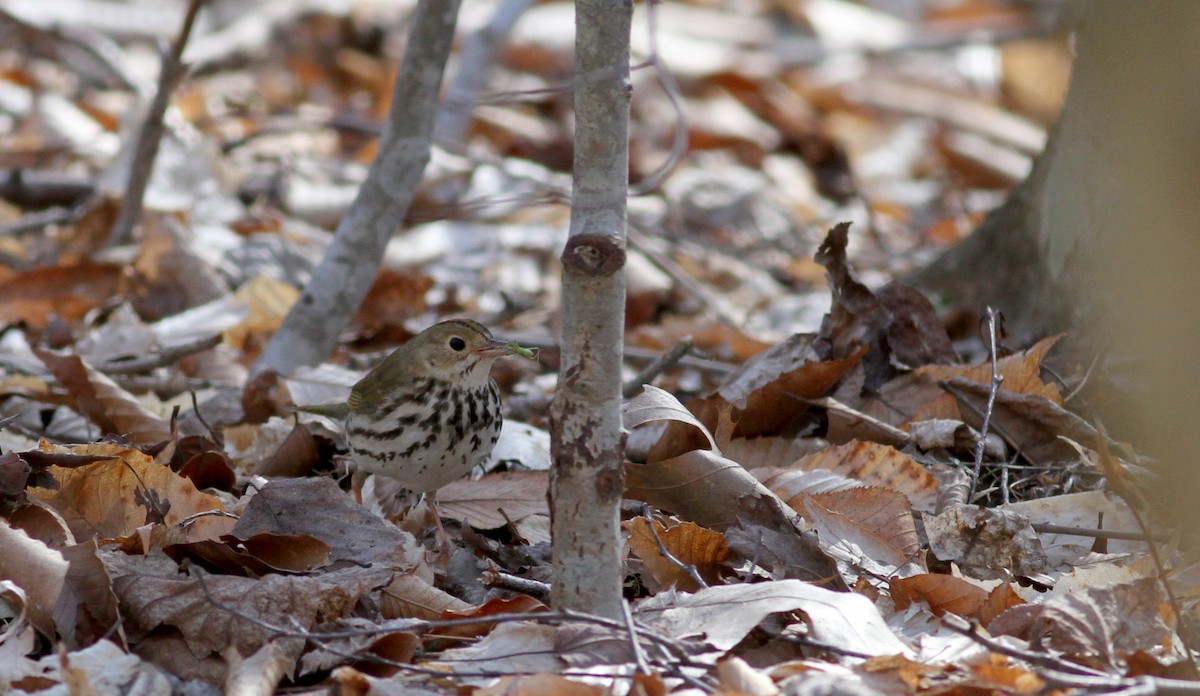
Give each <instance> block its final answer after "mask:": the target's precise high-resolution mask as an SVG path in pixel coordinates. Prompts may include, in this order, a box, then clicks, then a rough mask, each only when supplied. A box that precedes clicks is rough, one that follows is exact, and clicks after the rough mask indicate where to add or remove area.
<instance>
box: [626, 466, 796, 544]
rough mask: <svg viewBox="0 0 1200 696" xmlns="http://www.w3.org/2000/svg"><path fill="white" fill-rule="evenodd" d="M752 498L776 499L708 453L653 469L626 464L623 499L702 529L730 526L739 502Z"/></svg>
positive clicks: (746, 474)
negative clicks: (634, 501)
mask: <svg viewBox="0 0 1200 696" xmlns="http://www.w3.org/2000/svg"><path fill="white" fill-rule="evenodd" d="M750 495H759V496H767V497H771V498H775V497H776V496H775V494H774V493H772V492H771V491H770V490H769V489H768V488H767V487H765V486H763V485H762V484H761V483H759V482H758V481H757V480H756V479H755V478H754V477H753V476H752V475H750V473H749V472H748V471H746V470H745V469H743V468H742V467H741V466H739V465H738V463H737V462H734V461H730V460H728V459H725V458H724V457H721V456H719V455H717V454H715V453H713V452H711V451H709V450H692V451H691V452H687V453H685V454H683V455H680V456H678V457H674V458H672V459H668V460H666V461H661V462H656V463H654V464H626V465H625V497H627V498H631V499H633V500H641V501H643V502H647V503H650V504H651V505H654V506H655V507H658V508H661V509H663V510H669V511H671V512H673V513H675V514H676V515H678V516H680V517H681V518H683V519H685V520H690V521H692V522H695V523H696V524H698V525H700V526H702V527H711V528H713V529H717V530H720V529H722V528H724V527H727V526H729V525H730V524H732V523H733V521H734V518H735V517H736V516H737V506H738V500H739V499H741V498H743V497H745V496H750ZM782 504H783V501H780V505H782ZM784 507H786V506H784Z"/></svg>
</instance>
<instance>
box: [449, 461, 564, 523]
mask: <svg viewBox="0 0 1200 696" xmlns="http://www.w3.org/2000/svg"><path fill="white" fill-rule="evenodd" d="M548 485H549V480H548V477H547V475H546V472H545V471H511V472H505V473H499V474H488V475H487V476H484V477H483V478H481V479H479V480H477V481H471V480H469V479H460V480H458V481H454V482H452V483H449V484H446V485H445V486H443V487H442V488H440V489H438V493H437V507H438V511H439V512H440V513H441V514H443V515H445V516H447V517H452V518H454V519H456V520H458V521H459V522H462V523H463V524H469V525H471V526H472V527H475V528H476V529H499V528H500V527H503V526H505V525H507V524H509V523H510V522H519V521H521V520H523V519H525V518H526V517H529V516H530V515H548V514H550V507H549V504H548V502H547V499H546V488H547V486H548Z"/></svg>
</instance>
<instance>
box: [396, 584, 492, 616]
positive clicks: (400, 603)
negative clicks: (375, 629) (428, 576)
mask: <svg viewBox="0 0 1200 696" xmlns="http://www.w3.org/2000/svg"><path fill="white" fill-rule="evenodd" d="M473 608H474V607H473V606H472V605H471V604H469V603H467V602H464V601H462V600H461V599H459V598H458V597H455V596H454V595H452V594H450V593H448V592H445V591H443V590H440V589H438V588H436V587H434V586H433V585H431V584H429V581H428V580H425V579H424V578H422V577H420V576H419V575H417V574H416V573H405V574H403V575H397V576H396V577H395V578H394V579H393V580H392V581H391V582H390V583H388V585H387V586H386V587H384V588H383V591H382V593H381V595H380V597H379V611H380V613H381V614H383V617H384V618H385V619H438V618H441V617H442V615H443V614H445V613H446V612H451V611H454V612H468V611H470V610H472V609H473Z"/></svg>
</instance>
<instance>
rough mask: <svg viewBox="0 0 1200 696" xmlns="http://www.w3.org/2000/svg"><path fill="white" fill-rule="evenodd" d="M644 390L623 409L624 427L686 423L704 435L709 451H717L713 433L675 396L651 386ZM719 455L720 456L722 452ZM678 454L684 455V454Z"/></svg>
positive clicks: (643, 387) (645, 387)
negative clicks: (658, 422)
mask: <svg viewBox="0 0 1200 696" xmlns="http://www.w3.org/2000/svg"><path fill="white" fill-rule="evenodd" d="M642 390H643V391H642V393H641V394H638V395H637V396H635V397H634V398H633V399H631V400H629V402H628V403H626V404H625V406H624V407H623V408H622V409H621V416H622V419H623V423H624V427H626V428H628V429H630V430H632V429H634V428H636V427H638V426H639V425H645V424H646V423H653V422H656V421H664V420H666V421H676V422H679V423H686V424H688V425H691V426H693V427H695V428H697V429H699V430H700V432H702V433H704V437H705V439H706V440H708V447H709V449H711V450H716V449H717V443H716V441H715V440H714V439H713V436H712V433H711V432H709V430H708V428H706V427H705V426H704V424H703V423H701V422H700V421H699V419H697V418H696V416H694V415H692V412H691V411H689V410H687V409H686V408H684V406H683V404H681V403H679V399H676V398H675V396H674V395H672V394H671V393H670V392H668V391H665V390H663V389H659V388H658V387H655V386H653V385H650V384H644V385H642ZM717 453H718V454H720V452H717ZM676 454H682V452H678V453H676Z"/></svg>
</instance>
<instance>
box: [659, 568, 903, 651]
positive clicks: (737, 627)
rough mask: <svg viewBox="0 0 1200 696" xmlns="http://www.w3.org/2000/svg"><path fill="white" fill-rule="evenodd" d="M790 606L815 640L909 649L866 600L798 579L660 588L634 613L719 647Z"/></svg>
mask: <svg viewBox="0 0 1200 696" xmlns="http://www.w3.org/2000/svg"><path fill="white" fill-rule="evenodd" d="M792 611H800V612H803V613H804V614H805V615H806V616H807V623H808V624H809V626H810V628H811V633H810V635H811V636H812V637H813V638H814V639H816V640H819V641H821V642H824V643H829V644H830V645H834V646H837V647H843V648H846V649H848V650H854V651H855V652H858V653H866V654H869V655H896V654H910V651H909V649H908V648H907V647H906V646H905V645H904V644H903V643H901V642H900V640H899V639H898V638H896V636H895V635H893V634H892V632H891V630H889V629H888V627H887V624H885V623H884V621H883V616H881V615H880V613H879V610H878V609H876V608H875V605H874V604H872V603H871V600H869V599H867V598H866V597H864V596H862V595H859V594H854V593H848V592H834V591H832V590H826V589H822V588H820V587H816V586H814V585H810V584H808V583H806V582H801V581H799V580H779V581H776V582H769V583H760V584H752V585H745V584H743V585H719V586H716V587H710V588H708V589H704V590H700V591H699V592H696V593H695V594H691V595H688V594H683V593H670V592H664V593H662V594H659V595H657V596H655V597H652V598H650V599H648V600H645V601H643V602H641V603H639V605H638V607H637V610H636V611H635V616H636V617H637V618H638V619H639V620H641V621H644V622H646V623H647V624H649V625H650V626H651V627H653V628H655V629H657V630H659V631H661V632H663V633H665V634H667V635H669V636H671V637H673V638H675V639H676V640H682V639H685V638H693V639H696V638H698V639H701V640H703V641H704V642H706V643H707V644H708V645H710V646H712V648H713V649H715V650H717V651H719V652H722V653H723V652H725V651H727V650H729V649H731V648H732V647H733V646H735V645H737V644H738V642H740V641H741V640H742V638H744V637H745V636H746V634H747V633H749V632H750V631H751V630H753V629H754V627H755V626H757V625H758V624H759V623H760V622H761V621H762V620H763V619H764V618H766V617H767V616H769V615H770V614H777V613H781V612H792Z"/></svg>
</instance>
